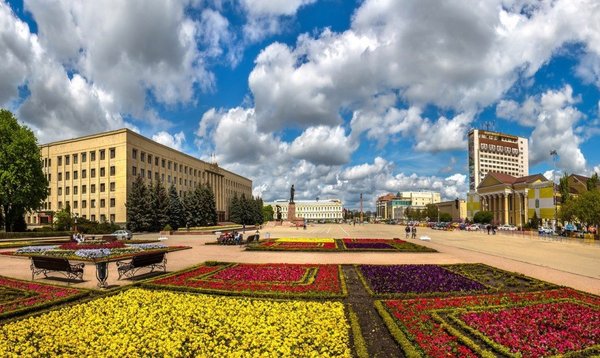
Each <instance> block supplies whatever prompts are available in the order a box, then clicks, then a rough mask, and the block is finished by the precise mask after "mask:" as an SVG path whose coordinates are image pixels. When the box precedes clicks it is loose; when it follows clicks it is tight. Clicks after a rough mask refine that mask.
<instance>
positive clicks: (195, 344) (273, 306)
mask: <svg viewBox="0 0 600 358" xmlns="http://www.w3.org/2000/svg"><path fill="white" fill-rule="evenodd" d="M0 355H2V356H9V355H14V356H33V355H37V356H58V355H68V356H79V357H85V356H87V357H98V356H114V357H133V356H160V357H165V356H166V357H194V356H206V357H224V356H240V357H258V356H261V357H262V356H276V357H300V356H313V357H317V356H318V357H326V356H339V357H350V356H351V350H350V337H349V324H348V322H347V320H346V318H345V315H344V306H343V304H342V303H339V302H306V301H269V300H257V299H247V298H232V297H217V296H208V295H195V294H184V293H175V292H165V291H148V290H142V289H130V290H128V291H126V292H123V293H120V294H118V295H114V296H110V297H107V298H103V299H98V300H94V301H91V302H88V303H85V304H79V305H75V306H72V307H67V308H63V309H60V310H56V311H52V312H49V313H47V314H44V315H41V316H38V317H34V318H31V319H27V320H23V321H19V322H14V323H10V324H7V325H4V326H2V327H0Z"/></svg>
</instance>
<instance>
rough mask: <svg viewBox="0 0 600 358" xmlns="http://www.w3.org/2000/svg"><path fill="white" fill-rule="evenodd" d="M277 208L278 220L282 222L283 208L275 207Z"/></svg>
mask: <svg viewBox="0 0 600 358" xmlns="http://www.w3.org/2000/svg"><path fill="white" fill-rule="evenodd" d="M275 207H276V208H277V220H278V221H281V206H279V205H275Z"/></svg>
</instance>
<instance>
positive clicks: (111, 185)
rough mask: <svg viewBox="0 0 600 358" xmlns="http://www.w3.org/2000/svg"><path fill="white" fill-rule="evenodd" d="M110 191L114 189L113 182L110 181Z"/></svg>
mask: <svg viewBox="0 0 600 358" xmlns="http://www.w3.org/2000/svg"><path fill="white" fill-rule="evenodd" d="M110 191H115V182H114V181H113V182H111V183H110Z"/></svg>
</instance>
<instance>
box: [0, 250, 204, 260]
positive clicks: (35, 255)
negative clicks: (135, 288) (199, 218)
mask: <svg viewBox="0 0 600 358" xmlns="http://www.w3.org/2000/svg"><path fill="white" fill-rule="evenodd" d="M191 248H192V247H191V246H167V247H165V248H160V249H152V250H144V251H138V252H135V253H128V254H123V255H115V256H107V257H102V258H97V259H93V258H85V257H81V256H75V255H69V256H56V255H38V254H33V255H32V254H16V253H15V252H7V251H5V252H0V255H6V256H14V257H29V258H31V257H54V258H61V259H67V260H71V261H81V262H91V263H98V262H112V261H115V260H119V259H129V258H132V257H133V256H136V255H144V254H152V253H159V252H165V253H169V252H175V251H182V250H188V249H191ZM70 251H74V250H70Z"/></svg>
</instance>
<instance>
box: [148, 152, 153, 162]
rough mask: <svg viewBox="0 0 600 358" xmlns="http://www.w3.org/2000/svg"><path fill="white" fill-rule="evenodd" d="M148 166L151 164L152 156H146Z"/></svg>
mask: <svg viewBox="0 0 600 358" xmlns="http://www.w3.org/2000/svg"><path fill="white" fill-rule="evenodd" d="M148 164H152V154H148Z"/></svg>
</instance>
